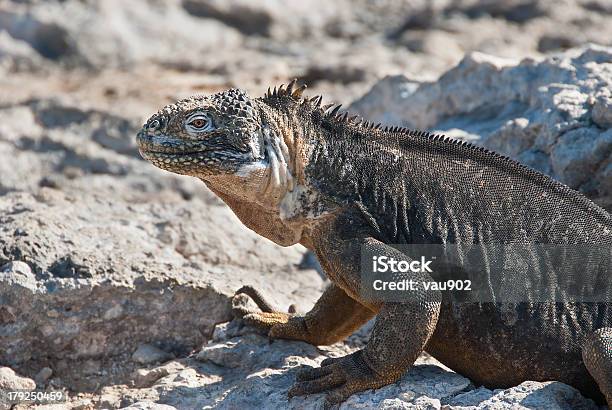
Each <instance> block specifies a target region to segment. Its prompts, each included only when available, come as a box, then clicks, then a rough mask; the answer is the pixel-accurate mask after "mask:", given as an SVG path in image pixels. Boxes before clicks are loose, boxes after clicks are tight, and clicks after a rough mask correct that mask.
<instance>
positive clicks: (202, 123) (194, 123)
mask: <svg viewBox="0 0 612 410" xmlns="http://www.w3.org/2000/svg"><path fill="white" fill-rule="evenodd" d="M189 124H191V125H192V126H194V127H195V128H204V127H205V126H206V124H207V122H206V120H203V119H201V118H197V119H195V120H193V121H191V122H190V123H189Z"/></svg>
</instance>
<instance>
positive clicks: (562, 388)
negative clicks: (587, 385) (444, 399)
mask: <svg viewBox="0 0 612 410" xmlns="http://www.w3.org/2000/svg"><path fill="white" fill-rule="evenodd" d="M447 406H448V407H446V408H448V409H449V410H450V409H453V410H476V409H478V410H493V409H505V408H511V409H516V410H530V409H542V410H574V409H584V410H599V409H600V408H604V407H600V406H597V405H596V404H595V403H594V402H593V401H592V400H590V399H585V398H584V397H583V396H582V395H581V394H580V392H578V391H577V390H576V389H574V388H573V387H570V386H568V385H566V384H563V383H559V382H533V381H527V382H524V383H521V384H520V385H518V386H516V387H512V388H510V389H506V390H501V389H499V390H489V389H486V388H484V387H481V388H478V389H476V390H472V391H469V392H466V393H462V394H459V395H457V396H455V397H454V398H452V399H451V400H450V401H448V404H447Z"/></svg>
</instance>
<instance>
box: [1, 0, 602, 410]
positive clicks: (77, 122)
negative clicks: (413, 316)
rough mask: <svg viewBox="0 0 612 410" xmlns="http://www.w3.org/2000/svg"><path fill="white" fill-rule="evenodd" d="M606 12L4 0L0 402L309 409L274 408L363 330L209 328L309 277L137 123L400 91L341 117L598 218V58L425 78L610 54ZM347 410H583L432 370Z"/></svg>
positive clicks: (287, 296)
mask: <svg viewBox="0 0 612 410" xmlns="http://www.w3.org/2000/svg"><path fill="white" fill-rule="evenodd" d="M611 15H612V9H611V8H610V7H609V4H608V2H607V1H605V0H577V1H572V0H564V1H563V2H562V4H561V6H559V2H558V1H556V0H537V1H533V2H525V1H523V0H503V1H494V2H493V1H489V0H440V1H435V2H431V1H426V0H418V1H411V2H398V1H371V0H355V1H354V0H339V1H336V2H328V1H322V0H306V1H300V2H294V1H292V2H286V1H282V0H265V1H257V2H255V1H248V0H228V1H218V0H133V1H121V0H110V1H103V2H98V1H93V0H13V1H11V0H0V118H1V119H2V120H1V121H0V366H4V367H0V384H1V383H9V384H10V386H11V388H13V387H18V386H22V387H26V388H28V389H31V388H33V387H34V386H33V383H36V387H37V388H38V389H60V390H65V391H66V392H67V393H68V394H69V396H70V400H69V402H68V403H66V404H56V405H48V406H45V407H42V408H45V409H65V408H74V409H91V408H101V409H111V408H130V409H160V410H163V409H171V408H177V409H190V408H201V407H204V406H210V407H219V408H251V407H255V408H257V407H263V406H265V407H270V408H287V407H288V406H289V407H292V408H304V409H305V408H313V407H317V406H320V405H321V400H322V396H321V395H315V396H310V397H307V398H295V399H292V400H291V402H289V403H288V402H287V401H286V391H287V389H288V388H289V386H290V385H291V384H292V383H293V378H294V373H295V368H296V367H297V366H302V365H311V366H312V365H316V364H317V363H320V361H321V360H323V358H324V357H327V356H338V355H343V354H346V353H348V352H350V351H352V350H353V349H356V348H358V347H360V346H363V344H364V342H365V341H366V340H367V334H368V329H369V327H368V326H366V327H365V328H364V329H362V330H360V331H359V332H357V333H356V334H355V335H353V336H352V337H351V338H350V339H349V340H348V341H347V342H346V343H342V344H337V345H334V346H332V347H326V348H319V349H317V348H315V347H312V346H308V345H306V344H303V343H294V342H285V341H274V342H272V343H270V342H269V341H268V340H267V338H265V337H263V336H262V335H261V334H258V333H257V332H255V331H254V329H249V328H242V327H241V325H240V323H239V322H231V323H230V324H227V321H228V320H230V319H231V315H230V311H229V296H230V295H231V294H232V292H233V291H234V290H235V289H236V288H238V287H239V286H240V285H242V284H247V283H248V284H252V285H255V286H256V287H258V288H260V289H262V290H263V292H264V293H265V294H266V295H268V296H270V297H272V298H273V299H274V300H275V302H276V303H277V304H278V305H279V306H280V307H282V308H287V306H288V305H289V304H290V303H296V304H297V305H298V310H302V311H303V310H307V309H308V308H309V306H310V305H311V304H312V303H313V302H314V300H315V299H316V298H317V296H318V295H319V294H320V292H321V289H322V287H323V286H324V282H323V279H322V278H321V276H320V275H319V273H318V272H316V270H315V269H316V268H317V262H316V260H313V258H312V255H310V254H304V249H303V248H301V247H292V248H285V249H283V248H279V247H277V246H275V245H274V244H272V243H270V242H269V241H267V240H264V239H262V238H260V237H258V236H257V235H255V234H254V233H252V232H250V231H248V230H247V229H246V228H244V227H243V226H242V225H241V224H240V223H239V222H238V221H237V219H236V218H235V217H234V216H233V215H232V213H231V212H230V211H229V210H228V209H227V208H226V207H225V206H224V205H223V204H222V203H221V202H220V201H219V200H218V199H216V198H215V197H214V196H213V195H212V194H211V193H210V192H208V191H207V190H206V189H205V187H204V186H203V185H202V183H200V181H197V180H195V179H192V178H187V177H178V176H175V175H171V174H169V173H166V172H163V171H160V170H158V169H156V168H154V167H153V166H151V165H149V164H147V163H145V162H144V161H142V160H141V159H140V158H139V155H138V153H137V151H136V147H135V141H134V133H135V131H136V130H137V129H138V127H139V126H140V125H141V124H142V122H143V121H144V120H145V117H146V116H147V115H149V114H150V113H151V112H153V111H155V110H157V109H158V108H159V107H160V106H162V105H164V104H166V103H168V102H170V101H174V100H176V99H178V98H181V97H184V96H186V95H190V94H197V93H209V92H214V91H217V90H219V89H224V88H228V87H232V86H239V87H242V88H245V89H247V90H248V91H250V92H251V93H253V94H254V95H261V94H262V93H263V92H264V91H265V89H266V88H267V87H268V86H269V85H276V84H278V83H281V82H286V81H287V80H288V79H290V78H293V77H298V78H300V79H302V80H303V81H305V82H307V83H308V85H309V87H310V88H309V93H310V94H312V95H314V94H317V93H321V94H323V95H324V96H325V97H326V99H329V100H331V101H334V100H335V101H338V102H343V103H346V102H349V101H352V100H354V99H355V98H356V97H357V96H359V95H362V94H363V93H364V92H366V91H367V90H368V89H370V88H371V86H372V84H374V83H375V82H376V81H377V80H378V79H380V78H381V77H382V76H384V75H389V74H399V73H403V74H405V76H406V77H392V78H391V79H387V80H385V81H383V82H381V83H379V84H378V85H377V86H376V87H375V88H374V89H373V90H372V92H371V93H370V95H369V96H368V97H367V98H366V99H363V100H361V102H360V103H359V104H357V105H356V106H357V107H360V108H359V109H360V110H362V112H364V113H366V114H367V115H368V117H369V118H368V119H371V120H376V119H382V120H389V121H392V122H393V123H395V124H398V123H403V124H405V125H412V126H415V127H416V126H418V127H421V128H431V129H440V130H445V131H446V132H451V133H453V134H455V135H458V136H462V137H466V135H468V134H469V135H471V136H478V137H480V140H479V143H483V144H490V145H488V146H491V147H494V148H497V149H502V150H506V153H508V154H510V155H515V156H517V157H518V156H520V155H522V156H521V157H520V159H522V160H524V161H525V162H528V163H530V164H533V165H536V166H539V165H538V164H539V162H538V161H539V159H540V158H541V159H542V161H543V164H544V165H542V167H544V168H541V169H549V170H551V171H550V172H551V173H552V172H557V174H555V176H557V177H559V178H561V179H564V180H565V181H566V182H569V183H572V184H574V185H575V186H577V187H579V188H581V189H583V190H584V191H585V192H586V193H587V194H589V195H591V196H592V197H594V198H596V199H597V200H598V201H600V202H601V203H603V204H604V205H605V204H607V202H606V201H607V199H606V195H608V196H609V193H610V192H611V189H612V188H610V185H609V183H610V182H609V181H610V179H611V178H610V174H611V173H612V168H611V166H609V165H608V166H606V167H605V168H603V171H602V167H603V164H604V163H605V160H604V159H600V158H601V157H602V156H605V152H606V150H607V149H608V148H607V147H608V144H609V139H608V138H609V136H608V137H604V136H605V135H609V132H608V131H605V130H606V129H608V130H609V128H610V126H611V124H612V114H611V112H610V106H611V100H612V96H611V95H610V94H609V93H606V92H605V89H606V87H607V88H608V89H609V88H610V83H611V81H610V59H609V56H610V53H609V51H608V50H607V49H602V48H597V47H595V48H591V49H590V50H588V51H573V52H571V53H569V54H566V55H562V56H560V57H557V58H556V59H552V58H549V59H547V60H545V62H544V63H536V62H530V61H525V62H523V63H521V65H517V63H516V62H513V60H503V61H502V60H500V59H493V58H491V57H486V56H484V55H483V54H478V53H475V54H471V55H470V56H469V57H467V58H466V59H464V60H463V62H462V63H461V64H460V65H459V66H457V67H456V68H454V69H453V70H451V71H449V72H447V73H446V74H445V75H443V76H442V78H441V79H440V81H437V82H436V81H434V80H435V79H436V78H437V76H438V75H440V74H442V73H444V72H446V71H447V70H448V69H449V68H450V67H452V66H453V65H455V64H456V63H457V62H459V61H460V60H461V59H462V58H463V56H464V54H465V53H466V52H473V51H477V52H486V53H490V54H493V55H497V56H500V57H505V58H510V59H516V58H523V57H526V56H529V57H534V58H538V59H540V58H541V57H542V56H543V53H546V52H550V51H560V50H563V49H566V48H570V47H574V46H580V45H583V44H585V43H586V42H589V41H593V42H597V43H600V44H603V45H608V46H609V45H611V40H610V39H612V26H611V25H610V24H609V19H610V16H611ZM160 22H162V23H163V24H160ZM559 27H563V31H562V32H560V30H559ZM534 61H535V60H534ZM407 78H408V79H410V80H407ZM423 81H430V83H423ZM540 86H541V88H542V90H541V91H538V90H539V89H538V87H540ZM470 87H471V88H470ZM513 87H516V90H515V94H512V93H511V92H510V91H509V90H511V89H512V88H513ZM470 89H471V90H472V91H471V92H470ZM602 89H603V91H602ZM496 90H497V91H496ZM599 91H602V92H599ZM417 97H418V98H417ZM520 98H525V101H523V100H521V99H520ZM366 101H370V102H369V103H367V102H366ZM502 102H506V103H507V106H508V109H509V111H503V110H501V111H500V112H499V113H498V117H499V118H498V117H496V116H495V115H493V114H491V112H495V111H496V110H497V108H498V107H499V106H500V104H501V103H502ZM493 103H494V104H493ZM428 104H429V105H428ZM486 107H490V108H491V109H490V110H489V111H487V110H486V109H485V108H486ZM526 107H528V108H526ZM549 109H550V110H551V111H550V112H549V113H546V110H549ZM385 115H389V118H386V117H385ZM406 120H408V121H412V122H409V123H408V122H404V121H406ZM508 120H510V121H511V123H510V124H509V125H505V122H503V121H508ZM538 121H539V122H538ZM536 124H540V127H541V128H542V129H543V130H545V131H546V132H545V133H542V134H541V135H542V136H543V137H540V138H535V137H533V135H534V134H536V133H537V134H538V135H540V132H539V131H538V128H537V127H535V125H536ZM487 127H489V128H490V129H489V128H487ZM453 129H454V130H453ZM560 130H561V131H560ZM606 133H607V134H606ZM561 134H562V135H561ZM515 135H516V136H518V137H516V138H515ZM544 137H546V138H544ZM594 141H596V142H597V144H592V145H589V144H588V143H589V142H594ZM496 144H497V145H496ZM536 144H538V145H536ZM531 147H539V149H541V152H540V151H535V152H533V153H532V154H530V155H531V156H529V155H527V154H524V153H525V152H528V151H529V149H530V148H531ZM519 154H520V155H519ZM530 158H531V159H530ZM588 159H591V162H589V160H588ZM529 161H531V162H529ZM545 167H548V168H545ZM593 172H595V174H594V175H597V179H595V180H594V181H593V183H592V184H589V183H588V182H585V180H584V178H585V173H593ZM589 175H590V174H589ZM606 178H607V179H606ZM602 192H603V193H604V194H601V193H602ZM602 195H603V196H602ZM222 322H225V323H224V324H220V325H218V324H219V323H222ZM370 325H371V324H370ZM6 366H8V367H6ZM15 372H16V373H15ZM7 386H8V385H7ZM29 407H30V406H29V405H27V404H20V405H17V406H16V407H14V408H16V409H26V408H29ZM356 407H357V408H394V409H396V408H411V409H413V408H419V409H426V408H431V409H442V408H443V409H447V410H448V409H499V408H508V407H511V408H518V409H520V408H550V409H570V408H585V409H591V408H595V407H594V405H593V403H592V402H591V401H589V400H587V399H584V398H583V397H581V396H580V395H579V394H578V393H577V392H576V391H575V390H573V389H571V388H570V387H568V386H565V385H562V384H559V383H554V382H551V383H534V382H526V383H523V384H522V385H520V386H516V387H514V388H512V389H506V390H496V391H490V390H487V389H483V388H477V387H476V386H473V385H471V384H470V382H469V380H467V379H465V378H464V377H462V376H460V375H457V374H455V373H453V372H452V371H450V370H449V369H446V368H444V366H441V365H440V364H439V363H437V362H436V361H435V360H434V359H432V358H431V357H429V356H427V355H423V356H422V357H421V358H420V359H419V362H418V366H416V367H415V368H414V369H412V370H411V371H410V372H409V373H407V374H406V375H405V376H404V378H402V380H401V381H400V382H398V383H396V384H394V385H392V386H388V387H385V388H382V389H378V390H375V391H368V392H363V393H361V394H358V395H355V396H353V397H351V398H350V399H349V400H348V401H347V402H346V403H345V404H343V406H342V408H356ZM1 408H3V404H2V403H0V409H1Z"/></svg>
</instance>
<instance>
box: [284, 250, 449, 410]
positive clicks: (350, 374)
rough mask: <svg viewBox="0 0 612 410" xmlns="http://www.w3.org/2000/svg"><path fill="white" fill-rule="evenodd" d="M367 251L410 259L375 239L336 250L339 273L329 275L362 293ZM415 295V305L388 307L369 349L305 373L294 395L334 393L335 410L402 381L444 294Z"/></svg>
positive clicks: (331, 258) (330, 397) (333, 262)
mask: <svg viewBox="0 0 612 410" xmlns="http://www.w3.org/2000/svg"><path fill="white" fill-rule="evenodd" d="M362 246H364V247H367V248H369V249H368V250H367V251H368V254H374V255H381V256H382V255H384V256H388V257H393V258H395V259H396V260H406V259H409V258H408V257H407V256H406V255H404V254H402V253H401V252H399V251H398V250H396V249H395V248H393V247H391V246H388V245H386V244H384V243H382V242H379V241H377V240H375V239H372V238H365V239H355V240H351V241H345V242H344V243H343V245H342V246H341V247H339V248H338V247H336V251H335V252H334V251H333V250H332V251H331V253H330V254H329V255H327V256H326V260H327V261H328V262H330V263H327V264H325V265H326V266H328V268H331V269H335V271H334V272H330V275H329V276H330V277H331V278H332V279H336V280H340V279H342V282H343V284H345V285H351V286H353V287H355V286H357V288H356V289H351V293H352V294H358V290H359V288H358V286H359V285H360V277H361V276H360V255H361V247H362ZM390 279H391V278H390ZM392 279H393V280H401V279H413V280H415V281H419V282H422V281H431V280H432V278H431V277H430V276H429V275H427V274H425V273H418V274H416V273H410V274H402V273H398V274H394V276H393V278H392ZM413 292H414V293H413V294H411V295H410V296H411V297H410V301H407V302H401V303H400V302H385V303H383V304H382V308H381V309H380V311H379V313H378V316H377V318H376V323H375V325H374V329H373V331H372V336H371V337H370V340H369V342H368V344H367V346H366V347H365V348H364V349H363V350H359V351H357V352H355V353H353V354H350V355H348V356H345V357H342V358H339V359H327V360H325V361H323V363H322V364H321V367H320V368H313V369H307V370H304V371H302V372H300V373H299V374H298V377H297V379H298V381H297V383H296V385H295V386H294V387H293V388H291V390H290V391H289V396H290V397H291V396H295V395H303V394H309V393H317V392H321V391H328V394H327V397H326V404H327V405H330V404H334V403H340V402H342V401H344V400H346V399H347V398H348V397H349V396H350V395H352V394H353V393H356V392H359V391H363V390H367V389H371V388H378V387H381V386H384V385H387V384H390V383H393V382H394V381H396V380H398V379H399V378H400V377H401V375H402V374H403V373H404V372H405V371H406V370H407V369H408V368H409V367H410V366H411V365H412V364H413V363H414V361H415V360H416V358H417V357H418V356H419V354H421V352H422V351H423V349H424V347H425V344H426V343H427V341H428V340H429V338H430V337H431V335H432V333H433V331H434V329H435V326H436V323H437V320H438V314H439V312H440V304H441V295H440V293H439V292H433V291H425V290H418V291H413ZM364 302H365V301H364Z"/></svg>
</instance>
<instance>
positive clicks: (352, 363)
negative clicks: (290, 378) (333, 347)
mask: <svg viewBox="0 0 612 410" xmlns="http://www.w3.org/2000/svg"><path fill="white" fill-rule="evenodd" d="M400 376H401V374H398V375H390V374H385V375H383V374H379V373H377V372H376V371H374V370H373V369H372V368H371V366H370V365H369V364H368V363H367V361H366V359H365V358H364V352H363V350H359V351H357V352H355V353H352V354H350V355H348V356H344V357H340V358H335V359H325V360H324V361H323V362H322V363H321V367H319V368H310V369H305V370H302V371H300V372H299V373H298V374H297V377H296V383H295V385H294V386H293V387H292V388H291V389H290V390H289V393H288V395H289V398H291V397H294V396H301V395H304V394H312V393H320V392H327V396H326V398H325V407H326V408H328V407H331V406H332V405H334V404H337V403H341V402H343V401H345V400H346V399H347V398H348V397H349V396H350V395H352V394H354V393H357V392H360V391H364V390H368V389H376V388H379V387H382V386H386V385H387V384H390V383H393V382H395V381H397V380H398V379H399V378H400Z"/></svg>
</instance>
